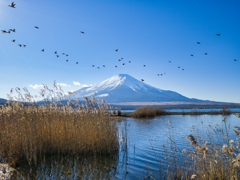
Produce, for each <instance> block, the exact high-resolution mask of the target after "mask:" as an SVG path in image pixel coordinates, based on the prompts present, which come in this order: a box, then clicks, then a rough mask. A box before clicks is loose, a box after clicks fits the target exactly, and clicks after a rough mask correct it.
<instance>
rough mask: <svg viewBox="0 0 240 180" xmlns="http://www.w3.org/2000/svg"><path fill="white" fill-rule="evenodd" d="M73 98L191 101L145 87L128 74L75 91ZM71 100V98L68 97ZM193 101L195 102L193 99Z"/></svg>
mask: <svg viewBox="0 0 240 180" xmlns="http://www.w3.org/2000/svg"><path fill="white" fill-rule="evenodd" d="M75 92H76V93H77V95H74V98H78V99H80V100H81V99H83V95H84V96H85V97H89V96H91V95H92V94H93V95H94V94H95V93H97V96H98V97H99V98H103V99H104V100H105V101H107V102H110V103H119V102H161V101H192V99H189V98H187V97H185V96H182V95H181V94H179V93H176V92H173V91H166V90H162V89H158V88H155V87H153V86H150V85H147V84H146V83H144V82H141V81H139V80H137V79H135V78H133V77H132V76H130V75H128V74H118V75H115V76H113V77H111V78H109V79H107V80H105V81H103V82H100V83H98V84H96V85H94V86H91V87H82V88H81V89H79V90H77V91H75ZM70 98H73V97H70ZM194 101H197V100H196V99H194Z"/></svg>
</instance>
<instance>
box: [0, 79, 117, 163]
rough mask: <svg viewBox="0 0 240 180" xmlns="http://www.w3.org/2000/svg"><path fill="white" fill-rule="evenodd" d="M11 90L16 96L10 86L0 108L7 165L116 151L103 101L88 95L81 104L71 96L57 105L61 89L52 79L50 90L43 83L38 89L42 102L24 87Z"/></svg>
mask: <svg viewBox="0 0 240 180" xmlns="http://www.w3.org/2000/svg"><path fill="white" fill-rule="evenodd" d="M15 91H16V93H17V95H18V96H17V97H18V98H15V101H14V98H13V97H12V95H11V93H13V89H12V90H11V91H10V95H8V96H9V100H10V101H8V103H7V104H5V105H3V106H2V107H1V108H0V125H1V126H0V156H1V157H3V158H4V159H5V160H6V162H8V163H10V164H11V165H13V166H14V165H16V164H17V163H20V162H21V161H27V162H28V163H29V164H36V163H37V162H38V161H39V160H41V159H42V158H43V157H46V156H48V155H56V154H57V155H60V156H61V155H69V154H70V155H79V154H94V155H97V154H101V155H109V154H111V155H112V154H114V153H115V152H117V151H118V148H119V141H118V131H117V127H116V124H115V122H114V121H113V120H111V119H110V118H109V113H108V112H107V109H108V104H107V103H105V102H104V101H102V102H99V100H98V101H97V100H96V99H95V98H94V96H92V99H89V98H85V100H86V103H85V104H81V103H79V102H78V101H77V100H74V101H68V102H67V105H64V104H61V105H60V104H59V103H58V102H57V100H60V99H61V98H62V97H63V92H62V90H61V87H59V86H56V83H55V82H54V89H53V90H52V89H49V88H48V87H47V86H46V85H44V89H42V90H41V92H40V95H41V97H42V98H44V103H43V104H42V105H38V104H36V103H35V100H34V97H33V96H31V95H30V93H29V92H28V91H27V89H26V88H24V89H23V91H22V90H21V89H20V88H16V89H15ZM23 93H24V94H23ZM70 94H71V93H70ZM35 98H39V97H35ZM57 98H58V99H57ZM65 98H66V96H65Z"/></svg>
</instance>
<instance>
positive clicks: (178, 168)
mask: <svg viewBox="0 0 240 180" xmlns="http://www.w3.org/2000/svg"><path fill="white" fill-rule="evenodd" d="M169 126H170V129H171V121H170V120H169ZM208 127H209V129H207V130H206V134H207V136H205V135H203V134H202V135H201V134H200V133H199V130H198V129H195V127H194V126H192V129H193V130H195V132H196V134H189V135H188V136H187V137H186V138H187V140H188V141H189V142H190V144H189V146H188V147H185V148H184V149H179V147H177V145H176V142H175V141H174V138H173V134H174V133H173V132H171V131H170V133H169V137H168V139H169V140H170V146H169V147H168V148H166V147H165V146H164V149H165V154H166V157H167V158H166V159H167V164H168V168H167V172H166V178H167V179H195V180H225V179H229V180H237V179H240V151H239V147H240V138H239V133H240V127H238V126H235V127H234V128H233V129H232V131H233V132H234V133H235V137H236V138H235V139H234V140H233V139H231V138H229V131H230V130H231V128H230V125H227V124H226V121H225V116H223V119H222V127H220V126H219V125H218V124H216V125H215V126H214V127H212V126H211V125H208ZM207 140H208V142H207Z"/></svg>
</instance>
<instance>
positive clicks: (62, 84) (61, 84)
mask: <svg viewBox="0 0 240 180" xmlns="http://www.w3.org/2000/svg"><path fill="white" fill-rule="evenodd" d="M57 85H60V86H64V87H66V86H68V87H71V86H70V85H67V84H64V83H57Z"/></svg>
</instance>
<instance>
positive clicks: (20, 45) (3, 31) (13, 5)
mask: <svg viewBox="0 0 240 180" xmlns="http://www.w3.org/2000/svg"><path fill="white" fill-rule="evenodd" d="M15 5H16V4H14V2H12V3H11V5H8V6H9V7H11V8H15ZM34 28H36V29H39V27H38V26H34ZM11 32H16V30H15V29H9V30H8V31H6V30H2V33H9V34H10V33H11ZM80 33H82V34H85V33H84V32H83V31H80ZM216 35H217V36H220V34H216ZM15 41H16V40H15V39H13V40H12V42H15ZM197 44H201V43H200V42H197ZM18 45H19V47H22V46H23V47H24V48H25V47H26V45H25V44H18ZM115 51H116V52H118V49H116V50H115ZM42 52H44V49H42ZM54 53H55V54H56V57H57V58H58V57H59V55H58V54H57V51H55V52H54ZM204 54H205V55H207V53H204ZM62 55H66V57H68V54H65V53H62ZM191 56H193V54H191ZM121 60H123V58H121V59H119V60H118V61H119V62H120V61H121ZM234 61H237V60H236V59H234ZM66 62H68V60H66ZM128 62H129V63H131V61H128ZM168 62H169V63H171V61H168ZM76 64H78V62H76ZM122 65H125V63H123V64H122ZM92 67H95V65H92ZM103 67H105V65H103ZM115 67H116V68H117V66H115ZM143 67H146V65H143ZM97 68H98V69H100V67H97ZM178 68H180V66H178ZM182 70H183V71H184V69H182ZM164 74H166V73H164ZM157 75H158V76H160V75H161V76H162V75H163V74H157ZM141 81H144V79H141Z"/></svg>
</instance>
